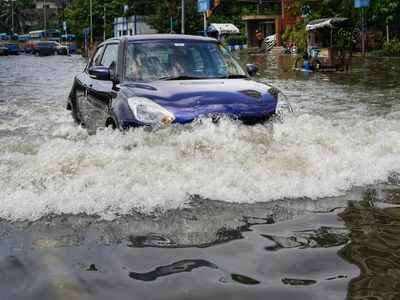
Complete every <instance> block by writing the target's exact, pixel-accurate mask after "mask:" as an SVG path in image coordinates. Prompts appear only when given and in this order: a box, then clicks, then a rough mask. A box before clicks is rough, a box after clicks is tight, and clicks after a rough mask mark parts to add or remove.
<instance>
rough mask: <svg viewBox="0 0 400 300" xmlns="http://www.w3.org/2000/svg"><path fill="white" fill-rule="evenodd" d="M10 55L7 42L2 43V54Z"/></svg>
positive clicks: (0, 53) (0, 52) (0, 51)
mask: <svg viewBox="0 0 400 300" xmlns="http://www.w3.org/2000/svg"><path fill="white" fill-rule="evenodd" d="M5 55H8V47H7V45H6V44H5V43H0V56H5Z"/></svg>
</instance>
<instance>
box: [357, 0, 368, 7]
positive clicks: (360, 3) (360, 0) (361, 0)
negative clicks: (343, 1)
mask: <svg viewBox="0 0 400 300" xmlns="http://www.w3.org/2000/svg"><path fill="white" fill-rule="evenodd" d="M369 3H370V0H354V7H355V8H363V7H369Z"/></svg>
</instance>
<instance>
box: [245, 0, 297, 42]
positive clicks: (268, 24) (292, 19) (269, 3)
mask: <svg viewBox="0 0 400 300" xmlns="http://www.w3.org/2000/svg"><path fill="white" fill-rule="evenodd" d="M294 1H295V0H240V2H243V3H252V4H254V5H256V6H257V13H256V14H255V15H245V16H242V20H243V21H245V23H246V36H247V44H248V46H249V47H256V46H257V39H256V30H259V31H261V32H262V33H263V34H264V36H270V35H274V34H276V41H277V45H278V46H280V44H281V39H280V36H281V34H282V33H283V32H284V31H285V30H286V28H287V27H290V26H294V25H295V24H296V22H297V20H298V17H297V16H293V15H292V9H291V8H292V5H293V4H294Z"/></svg>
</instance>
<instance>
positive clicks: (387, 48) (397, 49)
mask: <svg viewBox="0 0 400 300" xmlns="http://www.w3.org/2000/svg"><path fill="white" fill-rule="evenodd" d="M383 52H384V55H387V56H400V41H399V40H398V39H394V40H392V41H390V42H386V43H385V44H384V45H383Z"/></svg>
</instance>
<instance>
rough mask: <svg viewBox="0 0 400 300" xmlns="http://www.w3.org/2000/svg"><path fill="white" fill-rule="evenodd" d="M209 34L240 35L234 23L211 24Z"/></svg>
mask: <svg viewBox="0 0 400 300" xmlns="http://www.w3.org/2000/svg"><path fill="white" fill-rule="evenodd" d="M207 32H218V33H219V34H237V33H240V30H239V28H237V27H236V26H235V25H233V24H232V23H211V24H210V26H209V27H208V29H207Z"/></svg>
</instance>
